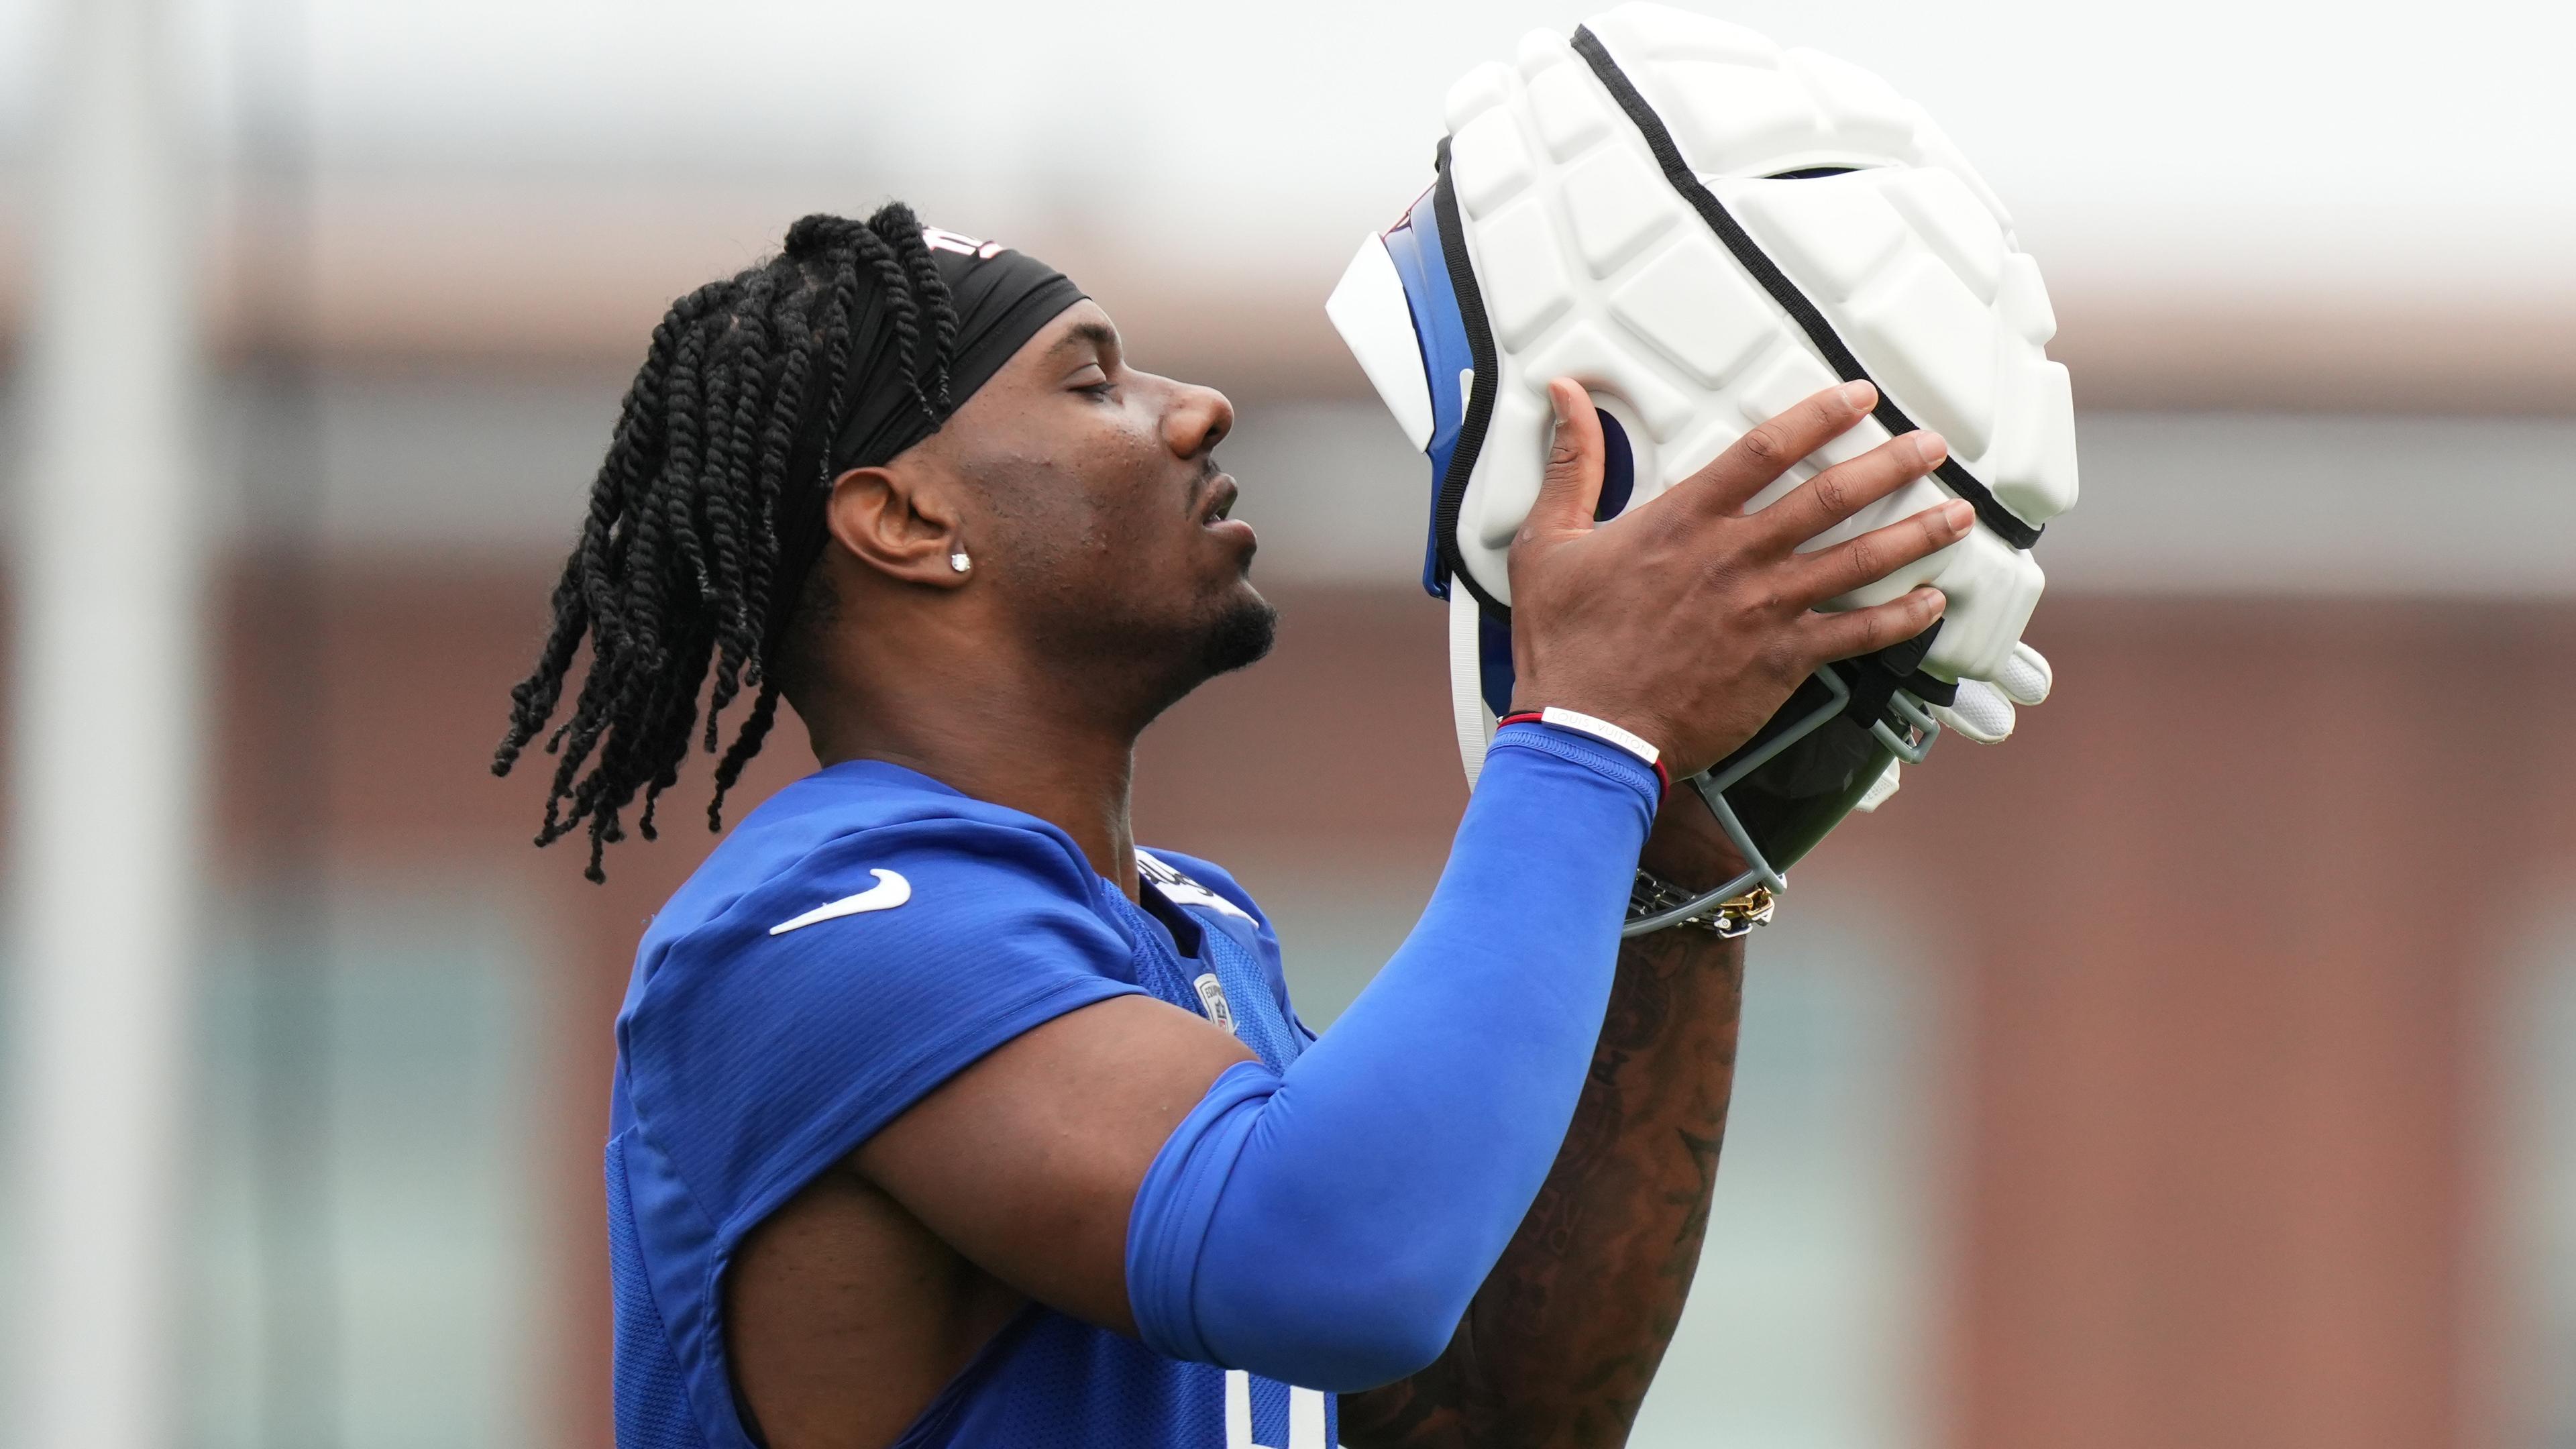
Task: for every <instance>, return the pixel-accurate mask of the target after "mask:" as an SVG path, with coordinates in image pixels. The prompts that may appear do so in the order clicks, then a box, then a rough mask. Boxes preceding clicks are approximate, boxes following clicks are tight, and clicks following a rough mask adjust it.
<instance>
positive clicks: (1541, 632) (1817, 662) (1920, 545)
mask: <svg viewBox="0 0 2576 1449" xmlns="http://www.w3.org/2000/svg"><path fill="white" fill-rule="evenodd" d="M1877 400H1878V394H1877V392H1876V390H1875V389H1873V388H1871V387H1870V386H1869V384H1867V383H1853V384H1850V385H1848V386H1844V387H1838V388H1829V389H1827V390H1826V391H1824V392H1820V393H1817V394H1816V395H1815V396H1813V397H1811V398H1808V399H1807V400H1806V401H1804V402H1802V403H1799V404H1798V405H1797V406H1796V407H1793V408H1791V409H1790V410H1789V411H1787V412H1785V413H1782V414H1781V415H1779V416H1778V417H1775V418H1773V419H1771V420H1770V421H1769V422H1766V423H1764V424H1762V426H1760V427H1758V428H1755V429H1754V430H1753V431H1752V432H1749V433H1747V434H1745V435H1744V436H1743V437H1742V438H1740V439H1738V440H1737V441H1736V443H1735V445H1734V446H1733V447H1731V448H1728V449H1727V450H1726V451H1725V452H1724V453H1721V454H1719V455H1718V457H1717V458H1716V460H1715V461H1713V462H1711V463H1710V464H1709V465H1708V466H1707V467H1705V468H1702V469H1701V470H1700V471H1699V472H1697V473H1695V474H1693V475H1691V476H1690V477H1689V478H1686V479H1684V480H1683V481H1682V482H1681V483H1679V484H1677V485H1675V486H1674V487H1672V488H1671V489H1669V490H1667V491H1666V492H1665V493H1663V494H1662V495H1661V496H1659V497H1657V498H1655V499H1653V500H1651V501H1650V502H1648V503H1646V504H1645V505H1644V506H1642V507H1639V508H1635V509H1631V510H1630V511H1629V512H1627V513H1625V514H1622V515H1621V516H1619V517H1618V518H1615V519H1613V520H1611V521H1610V522H1608V523H1605V524H1600V525H1597V526H1596V525H1595V524H1594V522H1593V518H1592V512H1593V509H1594V507H1595V506H1596V504H1597V502H1598V500H1599V497H1600V493H1601V468H1602V462H1601V460H1602V442H1601V421H1600V419H1599V418H1598V417H1597V416H1596V415H1595V414H1594V412H1593V409H1592V403H1591V399H1590V397H1589V396H1588V395H1587V394H1586V393H1585V392H1584V390H1583V388H1582V386H1581V385H1580V384H1578V383H1575V382H1573V381H1572V380H1570V379H1566V378H1559V379H1557V380H1556V381H1555V382H1553V383H1550V384H1549V385H1548V401H1549V402H1550V403H1551V404H1552V405H1553V406H1554V408H1555V410H1556V436H1555V441H1554V444H1553V446H1552V449H1551V451H1550V453H1549V456H1548V463H1547V473H1546V476H1545V478H1544V479H1542V480H1541V482H1540V484H1539V493H1538V500H1537V501H1536V502H1535V503H1533V504H1532V505H1531V506H1530V511H1529V516H1528V518H1526V519H1525V520H1524V521H1523V522H1522V524H1521V528H1520V533H1519V534H1518V535H1517V536H1516V537H1515V538H1514V539H1513V540H1512V552H1511V578H1512V599H1513V610H1512V663H1513V666H1514V670H1515V675H1516V683H1515V687H1514V689H1513V692H1512V706H1511V707H1512V711H1513V712H1514V713H1519V712H1521V711H1523V710H1533V709H1543V708H1546V707H1548V706H1550V705H1557V706H1562V707H1564V708H1566V709H1572V710H1579V711H1581V712H1583V713H1585V714H1589V715H1592V716H1595V717H1596V718H1599V719H1605V720H1608V721H1610V722H1611V723H1613V724H1616V725H1619V726H1621V727H1623V728H1625V729H1628V730H1630V731H1633V732H1634V733H1636V734H1638V735H1641V736H1643V737H1645V739H1647V740H1648V741H1649V742H1651V743H1653V744H1654V745H1655V746H1656V747H1657V748H1658V749H1660V750H1662V751H1663V753H1664V758H1665V764H1666V768H1668V769H1670V770H1671V771H1672V774H1673V778H1675V779H1677V780H1678V779H1680V778H1682V777H1683V776H1686V775H1692V774H1697V773H1698V772H1699V771H1701V770H1704V769H1706V768H1708V767H1709V766H1710V765H1711V764H1713V763H1715V762H1716V761H1718V760H1720V759H1723V758H1724V757H1725V756H1726V755H1728V754H1729V753H1731V752H1733V751H1734V750H1735V748H1736V747H1737V746H1739V745H1741V744H1743V743H1744V742H1745V741H1746V740H1748V739H1751V738H1752V737H1753V732H1754V731H1755V730H1757V729H1760V728H1761V727H1762V724H1763V722H1764V721H1765V720H1768V719H1769V718H1770V717H1771V716H1772V715H1773V714H1774V713H1776V712H1778V710H1779V708H1780V706H1781V705H1782V704H1784V703H1786V702H1787V700H1788V698H1789V695H1790V693H1791V692H1792V691H1793V690H1795V689H1796V688H1797V687H1798V684H1799V682H1800V681H1801V680H1804V679H1805V678H1806V677H1807V676H1808V675H1810V674H1813V673H1814V672H1815V671H1816V670H1817V669H1818V668H1819V667H1820V666H1822V665H1824V664H1826V663H1827V662H1829V661H1832V660H1836V659H1848V658H1851V657H1853V656H1854V655H1859V654H1867V653H1869V652H1871V651H1872V650H1875V649H1879V648H1883V647H1885V646H1887V645H1889V644H1894V643H1896V642H1898V641H1900V640H1904V639H1911V638H1913V637H1914V636H1915V635H1917V634H1920V633H1922V632H1923V631H1924V630H1925V629H1928V628H1930V627H1931V626H1932V621H1933V620H1935V619H1937V618H1939V617H1941V610H1942V607H1943V605H1944V603H1945V602H1946V601H1945V600H1944V599H1943V598H1942V596H1941V593H1940V591H1939V590H1937V589H1932V588H1920V589H1916V590H1914V591H1913V592H1911V593H1908V594H1906V595H1905V596H1904V597H1902V598H1899V599H1894V600H1891V601H1889V602H1887V603H1884V604H1879V605H1876V606H1874V607H1871V608H1865V609H1853V610H1850V611H1848V612H1845V613H1838V614H1822V613H1817V612H1815V606H1816V605H1818V604H1821V603H1823V602H1824V601H1826V600H1827V599H1831V598H1834V597H1836V596H1838V595H1841V594H1846V593H1849V592H1851V591H1852V590H1854V589H1857V588H1860V587H1862V586H1863V585H1866V584H1870V583H1874V582H1876V581H1877V580H1879V579H1881V578H1884V577H1886V576H1887V575H1888V574H1891V573H1893V572H1895V571H1896V570H1897V569H1900V568H1902V567H1904V566H1905V565H1907V564H1909V563H1912V562H1913V561H1915V560H1916V559H1919V558H1922V557H1924V556H1925V555H1927V554H1930V553H1934V552H1937V551H1938V550H1940V549H1943V548H1946V547H1948V546H1949V545H1951V544H1953V543H1955V542H1957V541H1958V540H1959V539H1960V538H1961V537H1962V536H1963V535H1965V534H1966V533H1967V531H1968V530H1969V528H1971V527H1973V526H1974V523H1975V519H1976V512H1975V510H1973V509H1971V508H1970V507H1969V506H1968V505H1967V504H1965V503H1962V502H1959V501H1958V500H1956V499H1953V500H1950V501H1948V502H1945V503H1943V504H1941V505H1940V506H1938V507H1934V508H1927V509H1925V510H1924V511H1923V512H1921V513H1918V514H1915V515H1913V516H1912V517H1910V518H1907V519H1904V520H1902V521H1900V522H1897V523H1893V524H1890V525H1888V526H1887V527H1885V528H1880V529H1875V530H1873V531H1871V532H1868V533H1864V534H1861V535H1860V536H1858V537H1856V538H1851V539H1847V540H1845V541H1843V542H1842V543H1839V544H1836V545H1834V546H1833V547H1831V548H1824V549H1818V550H1816V551H1814V552H1812V553H1800V552H1798V546H1799V545H1800V544H1803V543H1805V542H1807V541H1808V540H1810V539H1812V538H1814V537H1815V536H1816V535H1818V534H1820V533H1823V532H1824V531H1826V530H1827V529H1829V528H1832V527H1833V526H1834V525H1835V524H1838V523H1840V522H1842V521H1843V520H1844V519H1846V518H1849V517H1850V516H1851V515H1852V514H1854V513H1856V512H1858V511H1859V510H1860V509H1862V508H1865V507H1867V506H1868V505H1870V504H1871V503H1874V502H1876V501H1877V500H1879V499H1881V498H1883V497H1886V496H1887V495H1888V494H1890V493H1893V492H1895V491H1896V490H1897V489H1899V488H1901V487H1903V486H1905V485H1906V484H1907V483H1909V482H1911V481H1913V480H1914V479H1916V478H1920V477H1922V476H1923V475H1924V474H1926V473H1928V472H1930V471H1932V470H1933V469H1935V468H1937V467H1939V466H1940V464H1941V460H1942V459H1943V458H1944V457H1945V456H1947V447H1946V445H1945V444H1944V443H1943V442H1942V440H1941V438H1940V437H1939V435H1937V434H1934V433H1928V432H1913V433H1907V434H1904V435H1903V436H1901V437H1897V438H1893V439H1890V440H1889V441H1887V442H1886V443H1883V444H1881V445H1879V446H1878V447H1876V448H1873V449H1871V450H1870V451H1869V452H1867V453H1864V454H1862V455H1861V456H1860V457H1857V458H1854V459H1851V460H1850V461H1848V462H1844V463H1840V464H1837V465H1835V466H1834V467H1831V468H1828V469H1826V470H1825V471H1824V472H1822V473H1819V474H1817V475H1816V476H1815V477H1814V478H1811V479H1809V480H1808V481H1807V482H1806V483H1805V484H1803V485H1801V486H1800V487H1799V488H1798V489H1796V490H1795V491H1794V492H1791V493H1789V494H1788V495H1787V496H1785V497H1783V498H1781V499H1780V500H1779V501H1778V502H1776V503H1773V504H1771V505H1770V506H1769V507H1767V508H1764V509H1763V510H1761V511H1760V512H1758V513H1752V514H1747V513H1746V512H1745V511H1744V505H1745V503H1746V501H1747V500H1749V499H1751V498H1752V497H1753V496H1754V495H1755V494H1758V493H1760V492H1761V491H1762V490H1763V488H1764V487H1766V486H1768V485H1769V484H1771V483H1772V482H1774V481H1776V480H1777V479H1778V478H1779V477H1780V475H1781V474H1783V473H1785V472H1787V471H1788V470H1789V469H1790V467H1791V466H1792V465H1794V464H1796V463H1797V462H1798V460H1799V459H1801V458H1804V457H1806V456H1807V455H1809V454H1810V453H1813V452H1815V451H1816V450H1817V449H1818V448H1820V447H1822V446H1824V445H1825V444H1826V443H1827V442H1829V441H1831V440H1832V439H1833V438H1835V437H1836V436H1838V435H1840V434H1841V433H1842V432H1844V431H1845V430H1846V429H1848V428H1850V427H1851V426H1852V425H1853V424H1855V423H1857V422H1859V421H1860V420H1861V419H1862V418H1863V417H1865V416H1867V415H1868V413H1869V410H1870V408H1871V407H1872V406H1873V405H1875V404H1876V402H1877Z"/></svg>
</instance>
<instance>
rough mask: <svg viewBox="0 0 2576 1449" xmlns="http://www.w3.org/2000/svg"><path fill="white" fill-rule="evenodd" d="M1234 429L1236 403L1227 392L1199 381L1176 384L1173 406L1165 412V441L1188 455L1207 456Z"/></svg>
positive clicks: (1182, 455) (1173, 391)
mask: <svg viewBox="0 0 2576 1449" xmlns="http://www.w3.org/2000/svg"><path fill="white" fill-rule="evenodd" d="M1233 431H1234V404H1233V403H1231V402H1229V401H1227V400H1226V396H1225V394H1224V393H1221V392H1218V391H1217V390H1216V389H1215V388H1212V387H1200V386H1198V385H1197V384H1195V383H1186V382H1184V383H1176V384H1174V385H1173V388H1172V406H1171V408H1170V410H1168V411H1167V412H1165V413H1164V414H1163V441H1164V443H1165V445H1166V446H1168V447H1170V448H1171V450H1172V451H1173V452H1174V453H1175V454H1177V455H1179V456H1180V457H1184V458H1198V457H1204V456H1206V454H1207V453H1209V452H1210V451H1211V450H1213V449H1214V448H1215V447H1216V445H1217V443H1218V442H1219V441H1221V440H1222V439H1223V438H1224V437H1225V435H1226V434H1228V433H1230V432H1233Z"/></svg>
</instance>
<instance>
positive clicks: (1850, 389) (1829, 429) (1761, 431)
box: [1672, 382, 1878, 513]
mask: <svg viewBox="0 0 2576 1449" xmlns="http://www.w3.org/2000/svg"><path fill="white" fill-rule="evenodd" d="M1876 406H1878V389H1877V388H1874V387H1872V386H1870V385H1869V384H1868V383H1865V382H1848V383H1844V384H1842V385H1841V386H1839V387H1829V388H1826V389H1825V390H1824V391H1823V392H1820V393H1817V394H1815V395H1813V396H1811V397H1809V398H1807V399H1806V400H1804V401H1802V402H1800V403H1798V404H1797V405H1795V406H1793V407H1791V408H1790V409H1789V410H1788V411H1787V412H1784V413H1781V414H1780V415H1779V416H1777V417H1774V418H1772V419H1771V420H1770V421H1768V422H1765V423H1764V424H1762V425H1761V426H1760V427H1758V428H1755V429H1754V430H1753V431H1751V432H1749V433H1746V434H1745V435H1744V436H1743V437H1740V438H1738V439H1736V440H1735V442H1734V444H1733V445H1732V446H1730V447H1729V448H1728V449H1727V450H1726V451H1725V452H1723V453H1720V454H1718V455H1717V457H1716V458H1714V459H1712V460H1711V461H1710V463H1709V465H1708V466H1707V467H1705V468H1702V469H1700V470H1699V471H1698V472H1696V473H1693V474H1692V475H1691V476H1690V477H1688V478H1686V479H1683V480H1682V483H1681V486H1680V487H1678V488H1675V489H1673V490H1672V491H1673V492H1674V493H1676V494H1679V495H1681V496H1683V497H1685V498H1688V499H1691V500H1692V502H1693V505H1694V506H1696V507H1700V508H1705V509H1707V510H1709V511H1711V512H1714V513H1734V512H1736V511H1738V510H1740V509H1742V508H1743V507H1744V505H1745V503H1746V502H1747V501H1748V500H1750V499H1751V498H1752V497H1753V495H1754V494H1756V493H1759V492H1761V491H1762V490H1763V489H1765V488H1768V487H1770V486H1771V485H1772V484H1773V483H1776V482H1778V481H1779V479H1780V475H1781V474H1783V473H1786V472H1788V471H1789V470H1790V468H1792V467H1794V466H1796V464H1797V462H1798V460H1799V459H1801V458H1804V457H1806V456H1807V455H1808V454H1809V453H1812V452H1814V451H1816V450H1817V449H1818V448H1821V447H1823V446H1824V445H1825V444H1827V443H1830V442H1832V441H1833V440H1834V439H1836V438H1838V437H1841V436H1842V435H1843V434H1844V433H1846V432H1849V431H1850V430H1851V429H1852V427H1853V425H1855V424H1857V423H1858V422H1859V421H1860V420H1861V419H1863V418H1865V417H1868V416H1869V410H1870V409H1871V408H1874V407H1876Z"/></svg>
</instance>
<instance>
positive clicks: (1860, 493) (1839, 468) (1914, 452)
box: [1753, 432, 1950, 549]
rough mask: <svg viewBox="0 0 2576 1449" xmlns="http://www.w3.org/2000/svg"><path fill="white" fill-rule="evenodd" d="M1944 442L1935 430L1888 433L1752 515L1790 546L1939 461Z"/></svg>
mask: <svg viewBox="0 0 2576 1449" xmlns="http://www.w3.org/2000/svg"><path fill="white" fill-rule="evenodd" d="M1948 456H1950V445H1949V444H1948V443H1946V442H1944V441H1942V438H1941V435H1940V434H1939V433H1930V432H1914V433H1907V434H1905V435H1904V436H1903V437H1897V438H1890V439H1888V440H1887V441H1886V442H1884V443H1881V444H1879V445H1878V446H1877V447H1875V448H1872V449H1870V450H1869V451H1868V452H1866V453H1863V454H1861V455H1860V456H1859V457H1857V458H1854V459H1852V460H1850V461H1849V462H1846V463H1838V464H1836V465H1834V466H1833V467H1831V468H1827V469H1826V470H1825V471H1823V472H1822V473H1819V474H1817V475H1816V476H1815V477H1813V478H1810V479H1808V480H1807V481H1806V482H1805V483H1802V484H1800V485H1799V486H1798V487H1797V488H1796V489H1795V490H1793V491H1792V492H1791V493H1790V494H1789V496H1788V497H1786V498H1783V499H1781V500H1780V501H1779V502H1777V503H1774V504H1772V505H1771V506H1770V507H1768V508H1765V509H1763V510H1762V511H1761V512H1760V513H1757V514H1755V515H1753V516H1754V517H1755V518H1756V519H1759V520H1760V521H1761V523H1762V526H1763V527H1764V528H1766V529H1769V530H1770V540H1771V543H1772V544H1773V545H1774V546H1775V547H1778V548H1783V549H1794V548H1796V547H1798V546H1799V545H1800V544H1803V543H1805V542H1806V541H1807V540H1809V539H1811V538H1814V537H1815V536H1816V535H1818V534H1820V533H1823V532H1824V531H1826V530H1827V529H1829V528H1832V527H1833V526H1834V525H1835V524H1838V523H1840V522H1842V521H1843V520H1844V519H1846V518H1849V517H1851V516H1852V515H1853V514H1855V513H1858V512H1860V511H1861V510H1862V509H1864V508H1867V507H1868V506H1870V505H1871V504H1873V503H1876V502H1877V501H1878V500H1880V499H1882V498H1885V497H1886V496H1887V495H1889V494H1890V493H1893V492H1895V491H1896V490H1897V489H1899V488H1902V487H1904V486H1905V485H1906V484H1908V483H1911V482H1913V481H1914V480H1915V479H1917V478H1920V477H1922V476H1923V475H1924V474H1926V473H1929V472H1931V471H1932V470H1933V469H1935V468H1938V467H1940V466H1941V460H1942V459H1944V458H1946V457H1948Z"/></svg>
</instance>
